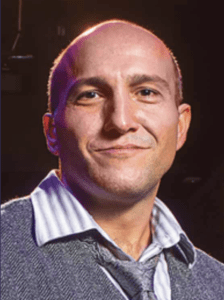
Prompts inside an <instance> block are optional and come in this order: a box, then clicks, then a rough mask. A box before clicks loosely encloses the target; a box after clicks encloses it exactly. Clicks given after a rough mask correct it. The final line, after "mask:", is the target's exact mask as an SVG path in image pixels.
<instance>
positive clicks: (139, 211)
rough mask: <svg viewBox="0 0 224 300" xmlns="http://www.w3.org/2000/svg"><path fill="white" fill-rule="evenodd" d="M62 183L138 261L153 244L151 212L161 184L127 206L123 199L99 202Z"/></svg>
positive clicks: (119, 244) (73, 186) (97, 199)
mask: <svg viewBox="0 0 224 300" xmlns="http://www.w3.org/2000/svg"><path fill="white" fill-rule="evenodd" d="M62 182H63V183H64V185H65V186H66V187H67V188H69V190H70V191H72V193H73V194H74V196H75V197H76V198H77V199H78V200H79V201H80V203H81V204H82V205H83V206H84V207H85V208H86V210H87V211H88V212H89V213H90V214H91V215H92V217H93V218H94V220H95V221H96V222H97V223H98V225H99V226H100V227H101V228H102V229H103V230H104V231H105V232H106V233H107V234H108V235H109V236H110V237H111V239H112V240H113V241H114V242H115V243H116V244H117V245H118V246H119V247H120V248H121V249H122V250H123V251H124V252H125V253H127V254H128V255H130V256H132V257H133V258H134V259H135V260H138V259H139V257H140V256H141V254H142V252H143V251H144V249H145V248H146V247H147V246H148V245H149V244H150V242H151V237H152V231H151V226H150V224H151V213H152V208H153V204H154V200H155V196H156V193H157V190H158V187H159V184H157V185H156V186H155V187H154V188H153V189H151V190H150V191H149V192H148V193H147V194H145V195H144V197H138V198H137V199H136V201H130V202H127V203H126V204H125V205H124V201H121V202H119V199H118V198H119V196H118V198H117V201H108V199H99V198H96V197H94V196H92V195H89V194H88V193H86V192H85V191H83V189H81V188H80V187H79V186H78V185H76V184H74V183H73V184H69V183H68V182H67V181H66V179H65V178H64V177H63V176H62ZM119 204H120V205H119Z"/></svg>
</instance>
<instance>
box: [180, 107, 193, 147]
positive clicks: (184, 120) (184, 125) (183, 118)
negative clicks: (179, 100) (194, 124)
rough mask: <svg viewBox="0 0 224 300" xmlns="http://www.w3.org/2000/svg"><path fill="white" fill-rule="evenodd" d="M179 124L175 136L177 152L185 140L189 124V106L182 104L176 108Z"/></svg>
mask: <svg viewBox="0 0 224 300" xmlns="http://www.w3.org/2000/svg"><path fill="white" fill-rule="evenodd" d="M178 112H179V122H178V136H177V150H179V149H180V148H181V147H182V146H183V145H184V143H185V141H186V139H187V132H188V129H189V126H190V123H191V106H190V105H189V104H186V103H183V104H181V105H180V106H179V107H178Z"/></svg>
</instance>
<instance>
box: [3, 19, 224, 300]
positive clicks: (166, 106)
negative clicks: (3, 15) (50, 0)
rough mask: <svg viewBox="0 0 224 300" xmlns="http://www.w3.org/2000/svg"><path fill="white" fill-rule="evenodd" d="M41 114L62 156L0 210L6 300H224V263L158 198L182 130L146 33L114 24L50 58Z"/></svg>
mask: <svg viewBox="0 0 224 300" xmlns="http://www.w3.org/2000/svg"><path fill="white" fill-rule="evenodd" d="M49 111H50V112H49V113H47V114H45V116H44V118H43V124H44V131H45V135H46V139H47V145H48V149H49V150H50V152H51V153H53V154H54V155H57V156H58V157H59V170H58V171H52V172H50V174H49V175H48V176H47V177H46V178H45V179H44V180H43V181H42V183H41V184H40V185H39V187H37V188H36V189H35V190H34V192H33V193H32V194H31V196H28V197H26V198H24V199H17V200H15V201H12V202H10V203H9V204H6V205H5V206H4V207H3V209H2V226H3V230H2V232H3V242H4V245H3V255H2V261H3V268H2V278H3V280H2V296H3V299H54V300H55V299H85V300H86V299H118V300H119V299H136V300H137V299H158V300H171V299H172V300H176V299H178V300H179V299H186V300H189V299H197V300H200V299H201V300H202V299H203V300H205V299H216V300H217V299H224V296H223V295H224V266H223V264H221V263H219V262H217V261H216V260H215V259H213V258H211V257H209V256H208V255H206V254H205V253H203V252H202V251H200V250H198V249H196V248H195V247H194V246H193V245H192V244H191V242H190V241H189V239H188V237H187V236H186V234H185V233H184V232H183V230H182V229H181V228H180V226H179V224H178V223H177V221H176V220H175V218H174V216H173V215H172V213H171V212H170V211H169V209H168V208H167V207H166V206H165V205H164V204H163V203H162V202H161V201H160V200H159V199H157V198H156V194H157V191H158V188H159V184H160V180H161V178H162V177H163V175H164V174H165V173H166V172H167V171H168V169H169V168H170V166H171V165H172V163H173V160H174V157H175V154H176V151H177V150H178V149H180V148H181V147H182V146H183V144H184V142H185V140H186V136H187V131H188V127H189V124H190V119H191V110H190V106H189V105H188V104H185V103H182V90H181V73H180V70H179V67H178V64H177V61H176V59H175V58H174V56H173V54H172V53H171V51H170V50H169V49H168V48H167V47H166V46H165V45H164V43H163V42H162V41H161V40H160V39H159V38H158V37H156V36H155V35H154V34H152V33H151V32H149V31H148V30H146V29H144V28H142V27H140V26H137V25H135V24H132V23H128V22H124V21H119V20H112V21H108V22H104V23H101V24H99V25H97V26H95V27H93V28H91V29H90V30H88V31H86V32H84V33H83V34H81V35H80V36H79V37H78V38H76V39H75V40H74V41H73V42H72V43H71V44H70V45H69V46H68V48H67V49H65V50H64V51H63V52H62V53H61V55H60V56H59V57H58V58H57V60H56V61H55V64H54V67H53V68H52V70H51V75H50V80H49Z"/></svg>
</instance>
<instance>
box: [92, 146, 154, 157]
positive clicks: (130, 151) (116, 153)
mask: <svg viewBox="0 0 224 300" xmlns="http://www.w3.org/2000/svg"><path fill="white" fill-rule="evenodd" d="M148 149H149V147H143V146H138V145H133V144H127V145H115V146H112V147H105V148H102V149H101V148H100V149H97V150H95V151H96V152H97V153H99V154H102V155H107V156H110V157H130V156H133V155H135V154H138V153H142V152H143V151H145V150H148Z"/></svg>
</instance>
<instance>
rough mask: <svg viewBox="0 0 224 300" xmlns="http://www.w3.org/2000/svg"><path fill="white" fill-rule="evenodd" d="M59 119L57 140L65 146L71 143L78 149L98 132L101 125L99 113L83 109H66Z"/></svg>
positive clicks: (84, 145)
mask: <svg viewBox="0 0 224 300" xmlns="http://www.w3.org/2000/svg"><path fill="white" fill-rule="evenodd" d="M61 120H62V121H61V122H59V126H58V128H57V133H58V140H59V143H60V144H61V145H65V147H67V146H68V145H69V146H71V144H72V145H73V146H74V145H76V146H77V147H78V148H80V149H81V148H85V147H86V145H87V144H88V143H89V141H90V140H92V139H93V138H95V137H96V136H97V135H98V134H99V132H100V128H101V126H102V125H101V123H102V122H101V118H100V114H99V113H96V112H94V113H93V112H92V113H91V112H86V110H84V109H76V108H72V109H67V111H65V114H64V116H62V117H61ZM69 148H70V147H69Z"/></svg>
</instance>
